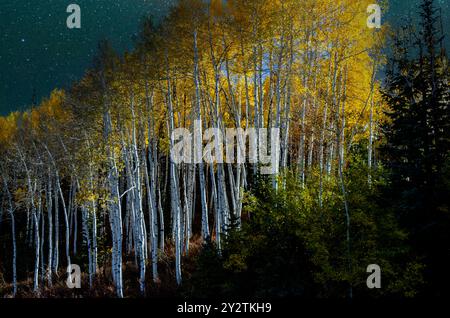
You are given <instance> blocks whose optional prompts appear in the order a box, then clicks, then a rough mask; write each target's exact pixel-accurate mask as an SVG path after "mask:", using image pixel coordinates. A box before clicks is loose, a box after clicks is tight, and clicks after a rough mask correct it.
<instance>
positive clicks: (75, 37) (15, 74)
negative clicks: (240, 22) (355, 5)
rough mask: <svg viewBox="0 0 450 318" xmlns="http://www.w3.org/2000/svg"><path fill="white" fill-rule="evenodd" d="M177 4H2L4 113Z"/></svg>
mask: <svg viewBox="0 0 450 318" xmlns="http://www.w3.org/2000/svg"><path fill="white" fill-rule="evenodd" d="M243 1H245V0H243ZM299 1H301V0H299ZM419 1H420V0H390V1H389V2H390V13H389V14H388V15H387V16H386V17H385V21H386V20H388V22H391V23H395V22H397V21H400V18H401V17H404V16H412V17H414V16H416V15H417V10H416V7H415V5H416V4H417V3H418V2H419ZM175 2H176V0H39V1H37V0H33V1H28V0H1V2H0V23H1V26H0V115H5V114H7V113H9V112H10V111H12V110H21V109H25V108H27V107H28V105H30V104H31V102H32V100H33V95H34V94H33V92H35V95H36V99H37V102H39V100H40V99H41V98H42V97H45V96H48V95H49V93H50V92H51V90H52V89H54V88H56V87H60V88H64V87H67V86H70V83H72V82H73V81H76V80H77V79H80V78H81V76H82V75H83V73H84V71H85V70H86V68H88V67H89V66H90V64H91V61H92V57H93V54H94V53H95V49H96V47H97V42H98V40H100V39H105V38H107V39H109V40H110V41H111V43H112V44H113V46H114V47H115V49H116V50H117V51H118V52H123V51H125V50H130V49H132V47H133V35H134V34H136V32H137V30H138V26H139V21H140V19H141V18H142V17H143V16H144V15H149V14H150V15H152V16H153V17H154V18H156V19H160V18H161V17H163V16H164V15H166V14H167V12H168V10H169V8H170V6H171V5H172V4H173V3H175ZM375 2H376V1H374V3H375ZM437 2H438V3H439V4H440V5H441V6H443V8H444V12H443V13H444V19H445V22H444V23H445V25H447V26H449V25H450V24H449V17H450V6H449V3H450V1H449V0H438V1H437ZM71 3H76V4H78V5H79V6H80V7H81V29H68V28H67V26H66V19H67V17H68V16H69V14H68V13H66V8H67V6H68V5H69V4H71ZM447 40H448V39H447ZM447 43H448V41H447Z"/></svg>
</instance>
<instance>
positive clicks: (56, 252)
mask: <svg viewBox="0 0 450 318" xmlns="http://www.w3.org/2000/svg"><path fill="white" fill-rule="evenodd" d="M53 196H54V203H55V222H54V224H55V248H54V250H53V261H52V264H53V273H55V274H56V273H58V267H59V200H58V190H57V189H56V188H55V189H54V190H53Z"/></svg>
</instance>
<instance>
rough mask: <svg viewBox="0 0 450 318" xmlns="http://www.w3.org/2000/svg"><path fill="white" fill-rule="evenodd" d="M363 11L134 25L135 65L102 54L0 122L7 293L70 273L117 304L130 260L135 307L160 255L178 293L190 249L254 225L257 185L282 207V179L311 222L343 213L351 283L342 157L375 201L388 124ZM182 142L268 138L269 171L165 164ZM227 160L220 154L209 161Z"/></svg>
mask: <svg viewBox="0 0 450 318" xmlns="http://www.w3.org/2000/svg"><path fill="white" fill-rule="evenodd" d="M371 2H372V1H370V0H304V1H298V0H246V1H235V0H228V1H219V0H217V1H215V0H213V1H201V0H182V1H179V3H178V4H177V5H176V6H175V7H173V9H172V10H171V12H170V14H169V15H168V16H167V17H166V18H165V19H164V20H163V21H162V22H161V23H160V24H158V25H156V24H155V23H154V22H153V21H152V19H150V18H146V19H144V20H143V22H142V25H141V29H140V34H139V36H138V38H137V40H136V45H135V48H134V49H133V50H132V51H131V52H126V53H125V54H123V55H122V56H119V55H117V54H116V53H115V52H114V51H113V49H112V47H111V45H110V44H109V43H108V42H107V41H102V42H100V43H99V45H98V50H97V55H96V58H95V59H94V61H93V63H92V67H91V68H90V69H89V70H87V71H86V73H85V75H84V77H83V78H82V79H81V80H79V81H78V82H76V83H74V84H73V85H72V86H71V87H70V89H67V90H65V91H63V90H59V89H56V90H54V91H53V92H52V93H51V95H50V96H49V97H48V99H46V100H44V101H43V102H42V103H41V104H40V105H36V106H34V107H31V108H30V109H28V110H27V111H23V112H13V113H11V114H10V115H9V116H5V117H1V118H0V127H1V130H0V157H1V159H0V180H1V192H0V193H1V194H0V206H1V215H2V219H3V221H2V225H1V226H2V231H7V233H9V235H8V241H5V242H4V243H3V244H6V245H7V249H8V251H7V253H6V254H4V255H2V253H0V259H1V262H2V264H3V265H2V266H3V268H4V270H5V272H7V273H8V275H5V277H7V278H8V281H9V282H10V283H11V286H12V289H11V291H10V294H12V295H16V294H17V293H18V281H19V279H18V276H21V277H24V275H25V274H24V273H20V271H18V268H19V267H20V268H24V266H25V265H24V264H21V262H28V263H27V267H26V270H27V271H28V272H29V273H33V274H32V277H30V276H27V277H29V278H30V279H32V286H33V287H32V288H33V292H34V293H36V294H37V295H39V293H40V292H41V291H42V290H43V289H45V288H49V287H51V286H52V284H56V283H57V281H58V280H60V277H61V275H63V276H64V275H65V273H66V268H67V266H68V265H71V264H79V265H82V269H83V273H84V274H85V275H86V276H85V278H86V282H87V284H89V286H90V287H92V288H93V287H94V286H95V282H96V280H97V279H98V276H99V275H100V274H102V275H105V274H104V273H106V276H107V277H109V278H110V280H111V282H112V284H113V286H114V292H115V295H116V296H117V297H126V296H127V294H126V290H127V286H126V284H127V280H126V279H125V278H124V270H125V266H126V262H128V261H126V260H131V261H130V262H131V263H132V266H134V267H135V268H136V271H135V274H134V275H135V277H134V278H133V279H135V280H136V281H137V284H138V286H139V292H140V293H141V294H142V295H145V294H146V293H148V290H146V289H148V286H149V285H151V284H160V283H164V281H163V282H161V280H162V279H164V277H166V276H167V275H163V276H161V275H160V274H161V273H160V271H161V266H162V265H161V264H162V263H163V262H164V260H165V261H167V257H169V258H170V259H172V257H173V262H172V261H170V262H169V268H170V270H173V272H174V280H175V283H176V284H177V285H178V286H181V285H183V283H184V279H185V277H184V270H183V265H184V263H183V260H184V259H185V258H186V257H188V256H189V255H190V253H191V252H192V251H193V250H192V246H193V245H192V244H193V242H194V241H195V242H197V241H200V242H202V243H204V244H207V243H208V242H211V244H213V245H214V246H215V248H216V249H217V251H218V253H220V251H221V250H222V249H223V246H224V244H225V243H224V242H225V240H226V238H227V235H228V231H229V228H230V227H232V226H233V227H236V228H237V229H239V228H240V227H241V226H242V224H244V223H245V222H246V220H247V219H249V218H251V215H249V214H248V213H247V212H245V211H246V210H245V207H246V205H247V204H248V201H249V196H248V193H249V192H251V191H252V189H254V188H255V186H256V184H257V182H258V180H259V179H261V178H263V179H265V180H266V181H268V183H269V184H270V185H271V187H272V189H273V191H274V192H275V193H277V192H282V191H284V190H285V189H286V188H287V187H289V185H290V182H291V181H289V178H290V177H288V176H293V178H294V179H295V181H296V182H297V183H298V184H299V185H300V187H299V191H309V192H308V193H310V194H311V196H310V197H311V200H312V201H314V202H316V203H317V204H316V206H317V207H318V208H317V209H319V210H320V207H322V206H324V205H326V202H328V201H329V200H330V198H332V199H334V200H338V202H339V204H338V205H339V206H340V207H339V209H337V210H336V211H335V213H336V214H339V217H342V219H343V220H344V223H343V226H344V227H345V232H344V233H343V235H342V236H341V237H336V238H335V239H336V240H340V241H341V242H344V244H345V246H346V248H345V250H346V253H348V254H346V255H344V259H345V262H346V265H345V266H346V268H348V269H349V271H350V270H351V267H352V262H351V259H350V255H351V253H352V248H353V246H352V244H351V240H352V235H353V233H352V227H351V222H352V212H353V211H352V207H351V205H350V204H349V202H348V201H349V200H348V197H349V190H348V187H349V186H351V185H349V183H348V180H347V179H346V178H347V175H348V174H347V172H348V169H349V161H348V157H349V155H348V154H349V153H350V152H351V151H352V149H354V148H355V147H356V148H361V149H363V152H364V153H365V154H366V155H365V156H366V158H367V159H366V166H367V167H368V168H367V174H366V175H365V177H364V178H365V182H366V183H367V185H368V188H370V187H371V186H374V187H375V186H376V182H377V179H376V176H374V175H373V174H375V172H374V171H375V170H376V169H377V156H378V152H377V150H378V146H379V145H380V138H379V137H380V134H381V126H382V125H383V124H384V123H385V122H386V116H385V111H386V110H387V106H386V103H385V102H384V100H383V99H382V96H381V93H380V85H381V84H380V82H379V80H378V76H377V73H378V71H379V70H380V69H381V67H382V66H383V64H384V63H385V60H384V56H383V55H382V54H381V47H382V46H383V42H384V38H385V33H386V30H385V29H384V28H381V29H371V28H368V27H367V17H368V13H367V7H368V6H369V5H370V4H371ZM178 128H185V129H187V130H188V131H190V132H191V133H192V135H191V136H192V138H196V139H197V140H195V142H197V143H199V144H203V145H206V143H207V139H205V138H204V136H203V133H204V132H205V131H206V130H207V129H208V128H216V129H218V130H219V131H220V132H222V134H223V135H224V136H225V134H226V130H227V129H228V128H233V129H250V128H255V129H256V131H259V130H258V129H261V128H267V129H271V128H277V129H279V132H280V135H279V142H278V143H277V144H278V145H279V149H278V151H279V160H278V161H277V167H276V169H275V170H274V171H276V173H273V174H271V175H261V174H260V171H259V166H260V163H259V162H258V160H256V162H248V161H246V162H230V161H227V160H223V161H221V162H219V161H217V162H214V163H210V162H205V161H202V160H200V161H195V162H192V163H186V162H181V163H179V162H174V161H173V160H172V159H171V156H170V154H171V150H172V149H173V147H174V145H175V143H176V142H177V140H175V139H174V138H171V137H172V133H173V132H174V131H176V129H178ZM194 130H196V133H195V134H194ZM200 138H202V139H201V140H200ZM239 138H241V137H239ZM254 138H256V140H248V139H246V140H243V141H242V140H241V142H242V143H243V144H244V145H247V146H248V144H249V143H254V145H257V148H258V147H261V145H263V144H265V143H263V142H262V139H265V141H267V140H269V143H268V144H270V139H271V136H270V134H259V133H258V134H256V135H254ZM250 139H251V138H250ZM192 142H194V140H192ZM230 146H231V147H235V146H234V144H233V145H228V144H227V140H223V143H222V147H221V148H220V149H219V147H217V148H216V149H215V154H216V156H217V155H218V154H219V153H222V156H226V151H225V150H226V148H227V147H230ZM247 148H248V147H247ZM194 150H195V149H193V148H192V149H190V151H191V153H190V155H192V156H193V157H196V158H199V157H202V155H203V154H202V153H196V154H194V153H192V152H194ZM235 150H236V151H237V152H239V151H240V150H239V149H235ZM265 150H267V149H265ZM272 150H273V149H272ZM197 151H201V150H197ZM259 151H261V149H256V153H257V154H258V155H259V153H260V152H259ZM330 184H336V185H337V189H338V190H337V191H334V192H333V191H330ZM319 210H318V211H319ZM318 213H319V212H318ZM208 244H209V243H208ZM6 245H5V246H6ZM18 246H20V248H18ZM25 254H26V255H29V257H27V258H23V257H22V256H21V255H25ZM347 256H348V257H347ZM82 263H83V264H82ZM31 264H32V265H31ZM367 265H368V264H367ZM30 266H31V267H30ZM165 270H166V269H165ZM148 280H151V282H150V283H148V282H147V281H148ZM146 282H147V283H146ZM19 289H20V287H19ZM346 293H348V294H347V295H348V296H349V297H352V289H351V288H350V289H348V291H346Z"/></svg>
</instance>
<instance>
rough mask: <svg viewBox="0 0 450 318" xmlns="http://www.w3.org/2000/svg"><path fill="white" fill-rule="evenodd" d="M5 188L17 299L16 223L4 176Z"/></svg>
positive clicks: (14, 290) (14, 292) (13, 278)
mask: <svg viewBox="0 0 450 318" xmlns="http://www.w3.org/2000/svg"><path fill="white" fill-rule="evenodd" d="M3 187H4V190H5V193H6V197H7V200H8V213H9V216H10V218H11V236H12V237H11V240H12V248H13V250H12V284H13V297H16V294H17V266H16V261H17V244H16V222H15V216H14V206H13V199H12V196H11V192H10V191H9V188H8V182H7V181H6V177H5V176H3Z"/></svg>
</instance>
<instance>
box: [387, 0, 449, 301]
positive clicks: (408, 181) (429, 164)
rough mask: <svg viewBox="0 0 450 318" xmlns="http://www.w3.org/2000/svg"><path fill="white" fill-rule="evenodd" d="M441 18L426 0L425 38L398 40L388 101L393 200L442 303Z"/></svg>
mask: <svg viewBox="0 0 450 318" xmlns="http://www.w3.org/2000/svg"><path fill="white" fill-rule="evenodd" d="M437 12H438V11H437V10H436V8H435V7H434V3H433V0H423V1H422V4H421V6H420V17H421V24H420V30H419V31H413V29H412V28H409V27H404V28H403V29H402V30H401V32H398V34H397V35H396V37H395V39H394V41H393V42H394V49H393V53H392V57H391V59H390V63H389V67H388V70H387V79H386V83H385V88H384V91H383V94H384V98H385V100H386V101H387V102H388V104H389V106H390V112H389V113H388V116H389V117H390V119H391V124H390V125H389V126H388V127H387V128H386V137H387V146H386V149H385V155H386V159H387V162H388V163H389V165H390V168H391V184H390V189H389V192H390V193H391V194H392V195H393V197H392V199H393V202H395V203H394V204H395V208H396V209H397V211H399V218H400V221H401V223H402V224H403V225H404V226H405V227H406V228H407V229H408V230H409V232H410V240H411V244H412V245H413V246H414V249H415V251H416V253H417V255H418V256H420V257H422V258H423V261H424V263H425V264H426V272H425V279H426V281H427V282H428V283H429V284H428V285H427V288H426V290H424V295H439V296H442V295H444V294H448V293H449V292H448V290H449V289H448V286H449V284H448V282H449V281H450V275H448V269H449V268H450V261H449V260H450V235H449V234H450V222H449V215H450V211H449V206H450V204H449V203H450V200H449V198H450V177H449V175H450V172H449V170H450V169H449V167H450V163H449V162H450V108H449V89H450V86H449V67H448V59H447V56H446V52H445V50H444V49H443V45H442V41H443V39H444V35H443V34H442V29H440V28H438V26H439V25H440V17H439V16H438V15H437Z"/></svg>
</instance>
